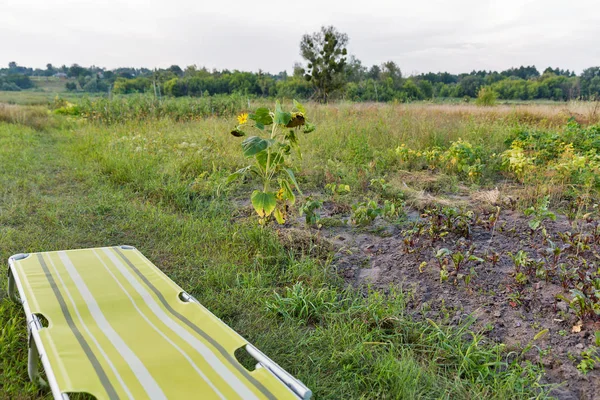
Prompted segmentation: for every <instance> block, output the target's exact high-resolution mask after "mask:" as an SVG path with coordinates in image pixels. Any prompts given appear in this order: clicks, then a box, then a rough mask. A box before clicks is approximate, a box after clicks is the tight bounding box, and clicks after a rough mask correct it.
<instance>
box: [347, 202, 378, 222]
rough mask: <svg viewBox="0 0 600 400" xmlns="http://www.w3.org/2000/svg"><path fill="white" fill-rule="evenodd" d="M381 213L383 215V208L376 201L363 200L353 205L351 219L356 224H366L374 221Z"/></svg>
mask: <svg viewBox="0 0 600 400" xmlns="http://www.w3.org/2000/svg"><path fill="white" fill-rule="evenodd" d="M379 215H381V208H379V205H378V204H377V202H376V201H374V200H369V201H363V202H361V203H357V204H353V205H352V215H351V216H350V220H351V221H352V223H353V224H355V225H359V226H366V225H369V224H371V223H373V221H374V220H375V218H377V217H378V216H379Z"/></svg>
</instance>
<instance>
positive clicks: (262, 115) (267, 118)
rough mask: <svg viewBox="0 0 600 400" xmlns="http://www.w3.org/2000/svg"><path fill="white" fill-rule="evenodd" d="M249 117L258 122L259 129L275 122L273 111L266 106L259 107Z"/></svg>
mask: <svg viewBox="0 0 600 400" xmlns="http://www.w3.org/2000/svg"><path fill="white" fill-rule="evenodd" d="M248 118H250V119H251V120H253V121H254V122H256V127H257V128H259V129H264V127H265V125H271V124H272V123H273V118H272V117H271V112H270V111H269V109H268V108H266V107H260V108H257V109H256V112H254V113H253V114H250V115H249V116H248Z"/></svg>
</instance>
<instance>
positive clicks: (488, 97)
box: [475, 87, 498, 107]
mask: <svg viewBox="0 0 600 400" xmlns="http://www.w3.org/2000/svg"><path fill="white" fill-rule="evenodd" d="M497 98H498V94H497V93H496V92H494V90H493V89H492V88H490V87H482V88H481V89H479V92H477V100H475V104H477V105H478V106H485V107H491V106H494V105H496V99H497Z"/></svg>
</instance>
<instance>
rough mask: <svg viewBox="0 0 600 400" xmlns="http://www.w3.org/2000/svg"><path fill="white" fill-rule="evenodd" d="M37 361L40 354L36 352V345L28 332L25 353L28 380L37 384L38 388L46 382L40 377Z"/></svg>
mask: <svg viewBox="0 0 600 400" xmlns="http://www.w3.org/2000/svg"><path fill="white" fill-rule="evenodd" d="M39 360H40V353H39V352H38V348H37V345H36V344H35V340H34V339H33V335H32V334H31V331H30V332H29V350H28V352H27V373H28V374H29V379H30V380H31V381H32V382H34V383H37V384H38V385H40V386H46V385H47V383H46V381H45V380H43V379H42V377H41V376H40V370H39Z"/></svg>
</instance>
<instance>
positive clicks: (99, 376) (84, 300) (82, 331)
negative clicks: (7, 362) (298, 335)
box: [8, 246, 312, 399]
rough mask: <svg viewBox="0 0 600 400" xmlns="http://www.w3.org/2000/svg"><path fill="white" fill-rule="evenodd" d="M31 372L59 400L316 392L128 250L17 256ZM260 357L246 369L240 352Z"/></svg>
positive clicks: (14, 294) (13, 274) (14, 285)
mask: <svg viewBox="0 0 600 400" xmlns="http://www.w3.org/2000/svg"><path fill="white" fill-rule="evenodd" d="M8 274H9V279H8V292H9V296H10V297H11V298H12V299H13V300H15V301H17V302H20V303H21V304H22V305H23V308H24V309H25V314H26V316H27V326H28V332H29V363H28V372H29V376H30V378H31V379H32V380H34V381H38V382H40V383H42V384H45V383H46V382H45V381H44V380H43V379H42V378H41V376H40V373H39V371H38V367H39V361H40V360H41V363H42V365H43V368H44V372H45V375H46V380H47V384H48V386H50V389H51V391H52V394H53V396H54V398H55V399H68V398H69V397H68V393H78V392H84V393H88V394H91V395H92V396H94V397H95V398H97V399H120V398H123V399H127V398H128V399H147V398H151V399H213V398H214V399H217V398H219V399H239V398H242V399H309V398H310V397H311V395H312V393H311V391H310V390H309V389H308V388H307V387H306V386H304V385H303V384H302V382H300V381H299V380H297V379H295V378H294V377H292V376H291V375H290V374H288V373H287V372H286V371H284V370H283V369H282V368H281V367H279V366H278V365H277V364H276V363H275V362H273V361H271V360H270V359H269V358H268V357H267V356H265V355H264V354H263V353H261V352H260V351H259V350H258V349H257V348H256V347H254V346H252V345H251V344H249V343H248V342H247V341H246V340H244V339H243V338H242V337H241V336H240V335H239V334H237V333H236V332H235V331H234V330H233V329H231V328H230V327H229V326H227V325H226V324H225V323H224V322H223V321H221V320H220V319H218V318H217V317H216V316H215V315H213V314H212V313H211V312H210V311H208V310H207V309H206V308H204V307H203V306H202V305H201V304H200V303H199V302H198V301H197V300H196V299H194V298H193V297H192V296H191V295H189V294H188V293H186V292H185V291H183V290H182V289H181V288H180V287H179V286H177V285H176V284H175V283H174V282H173V281H172V280H170V279H169V278H168V277H167V276H166V275H165V274H163V273H162V272H161V271H160V270H159V269H158V268H157V267H156V266H154V265H153V264H152V263H151V262H150V261H149V260H148V259H146V258H145V257H144V256H143V255H142V254H141V253H140V252H139V251H137V250H136V249H135V248H133V247H131V246H119V247H104V248H96V249H86V250H68V251H57V252H45V253H33V254H17V255H14V256H12V257H10V259H9V269H8ZM240 348H245V350H246V351H247V352H248V353H249V354H250V356H252V357H253V358H254V359H255V360H256V368H254V369H253V370H248V369H246V368H245V367H244V366H243V365H242V364H241V363H240V362H238V360H237V359H236V355H235V354H234V353H235V352H236V350H237V349H240Z"/></svg>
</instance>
